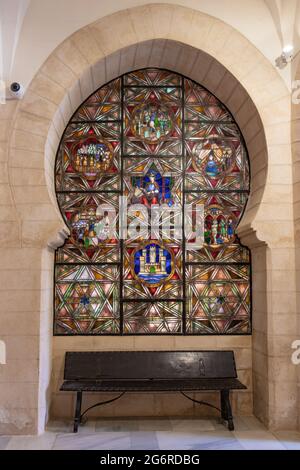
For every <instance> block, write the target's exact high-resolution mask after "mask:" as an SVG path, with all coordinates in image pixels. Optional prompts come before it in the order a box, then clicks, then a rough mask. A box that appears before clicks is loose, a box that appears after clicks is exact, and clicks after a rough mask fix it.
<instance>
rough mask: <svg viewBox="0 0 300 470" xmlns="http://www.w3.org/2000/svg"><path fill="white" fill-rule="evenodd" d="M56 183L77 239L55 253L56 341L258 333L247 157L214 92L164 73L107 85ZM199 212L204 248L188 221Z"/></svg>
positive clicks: (76, 131) (62, 155) (58, 168)
mask: <svg viewBox="0 0 300 470" xmlns="http://www.w3.org/2000/svg"><path fill="white" fill-rule="evenodd" d="M55 182H56V192H57V200H58V205H59V207H60V210H61V213H62V216H63V217H64V220H65V222H66V224H67V225H68V227H69V230H70V234H69V237H68V238H67V239H66V241H65V243H64V245H63V246H62V247H60V248H58V249H57V250H56V254H55V318H54V334H56V335H78V334H81V335H111V334H121V335H128V334H136V335H141V334H154V335H155V334H174V335H182V334H185V335H188V334H190V335H201V334H217V335H219V334H248V333H250V332H251V298H250V297H251V296H250V282H251V265H250V252H249V250H248V248H247V247H245V246H242V245H241V244H240V242H239V240H238V237H237V235H236V228H237V226H238V223H239V221H240V219H241V217H242V215H243V211H244V209H245V205H246V203H247V199H248V194H249V185H250V181H249V165H248V157H247V151H246V148H245V145H244V141H243V138H242V136H241V134H240V131H239V128H238V126H237V125H236V123H235V121H234V119H233V117H232V115H231V114H230V112H229V111H228V110H227V109H226V108H225V106H224V105H223V104H222V103H221V102H220V101H219V100H218V99H217V98H216V97H215V96H214V95H212V94H211V93H210V92H209V91H208V90H206V89H205V88H204V87H202V86H201V85H199V84H197V83H195V82H193V81H192V80H189V79H187V78H184V77H183V76H181V75H179V74H176V73H173V72H170V71H167V70H161V69H156V68H151V69H150V68H149V69H143V70H137V71H134V72H131V73H128V74H125V75H123V76H121V77H120V78H118V79H116V80H113V81H111V82H110V83H108V84H106V85H104V86H103V87H101V88H100V89H99V90H97V91H96V92H95V93H93V94H92V95H91V96H90V97H89V98H88V99H87V100H86V101H85V102H84V103H83V104H82V105H81V106H80V107H79V108H78V110H77V111H76V112H75V114H74V115H73V117H72V118H71V120H70V122H69V124H68V126H67V128H66V130H65V132H64V135H63V139H62V141H61V144H60V147H59V149H58V152H57V158H56V165H55ZM120 196H126V198H127V203H126V204H127V205H128V208H127V213H126V214H125V216H124V211H125V209H124V203H123V202H122V203H121V199H120ZM199 204H200V205H202V207H203V222H204V223H203V229H204V233H203V245H202V246H200V247H199V246H198V247H197V246H195V247H193V243H190V241H191V240H190V238H189V237H187V238H188V240H189V243H188V244H186V243H185V242H186V238H185V237H186V236H187V234H186V233H185V231H184V229H185V225H184V223H185V220H184V215H185V214H186V209H185V208H186V207H187V206H186V205H192V207H196V205H199ZM188 217H189V218H190V219H189V220H193V212H192V217H191V215H188ZM124 227H125V229H126V230H125V235H124Z"/></svg>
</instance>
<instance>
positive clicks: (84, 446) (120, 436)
mask: <svg viewBox="0 0 300 470" xmlns="http://www.w3.org/2000/svg"><path fill="white" fill-rule="evenodd" d="M130 448H131V441H130V435H129V433H124V432H94V433H93V434H58V436H57V438H56V441H55V443H54V446H53V449H54V450H129V449H130Z"/></svg>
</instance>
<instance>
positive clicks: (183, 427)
mask: <svg viewBox="0 0 300 470" xmlns="http://www.w3.org/2000/svg"><path fill="white" fill-rule="evenodd" d="M170 421H171V426H172V431H175V432H181V431H183V432H205V431H215V426H214V424H213V422H212V420H209V419H197V418H196V419H195V418H191V419H171V420H170Z"/></svg>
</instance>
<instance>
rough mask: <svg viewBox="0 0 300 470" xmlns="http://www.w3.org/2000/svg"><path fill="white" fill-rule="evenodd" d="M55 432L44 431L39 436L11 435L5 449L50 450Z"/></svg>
mask: <svg viewBox="0 0 300 470" xmlns="http://www.w3.org/2000/svg"><path fill="white" fill-rule="evenodd" d="M55 439H56V434H55V433H53V432H45V433H44V434H41V435H40V436H13V437H11V439H10V440H9V442H8V444H7V446H6V447H5V450H51V449H52V447H53V445H54V441H55Z"/></svg>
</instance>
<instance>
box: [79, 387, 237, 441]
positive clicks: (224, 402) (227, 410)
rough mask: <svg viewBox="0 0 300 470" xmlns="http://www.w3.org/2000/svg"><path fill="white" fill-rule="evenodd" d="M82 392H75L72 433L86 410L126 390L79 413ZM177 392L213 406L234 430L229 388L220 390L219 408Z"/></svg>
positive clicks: (111, 400)
mask: <svg viewBox="0 0 300 470" xmlns="http://www.w3.org/2000/svg"><path fill="white" fill-rule="evenodd" d="M82 393H83V392H82V391H77V392H76V405H75V417H74V425H73V432H74V433H76V432H77V431H78V426H79V425H80V424H83V417H84V416H85V415H86V414H87V412H88V411H90V410H92V409H93V408H97V407H98V406H101V405H107V404H108V403H112V402H114V401H116V400H119V398H122V396H123V395H125V393H127V391H126V390H125V391H124V392H121V393H120V394H119V395H118V396H116V397H114V398H111V399H110V400H105V401H100V402H97V403H95V404H94V405H92V406H89V407H88V408H86V410H84V412H83V413H81V406H82ZM179 393H181V395H183V396H184V397H185V398H187V399H188V400H191V401H192V402H194V403H197V405H205V406H209V407H210V408H214V409H215V410H217V411H219V412H220V413H221V418H222V420H223V421H227V422H228V429H229V431H234V423H233V416H232V410H231V403H230V397H229V390H220V404H221V408H219V407H217V406H215V405H212V404H211V403H208V402H207V401H203V400H196V399H195V398H192V397H189V396H188V395H187V394H186V393H185V392H184V391H182V390H180V391H179ZM86 419H87V418H86Z"/></svg>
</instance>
